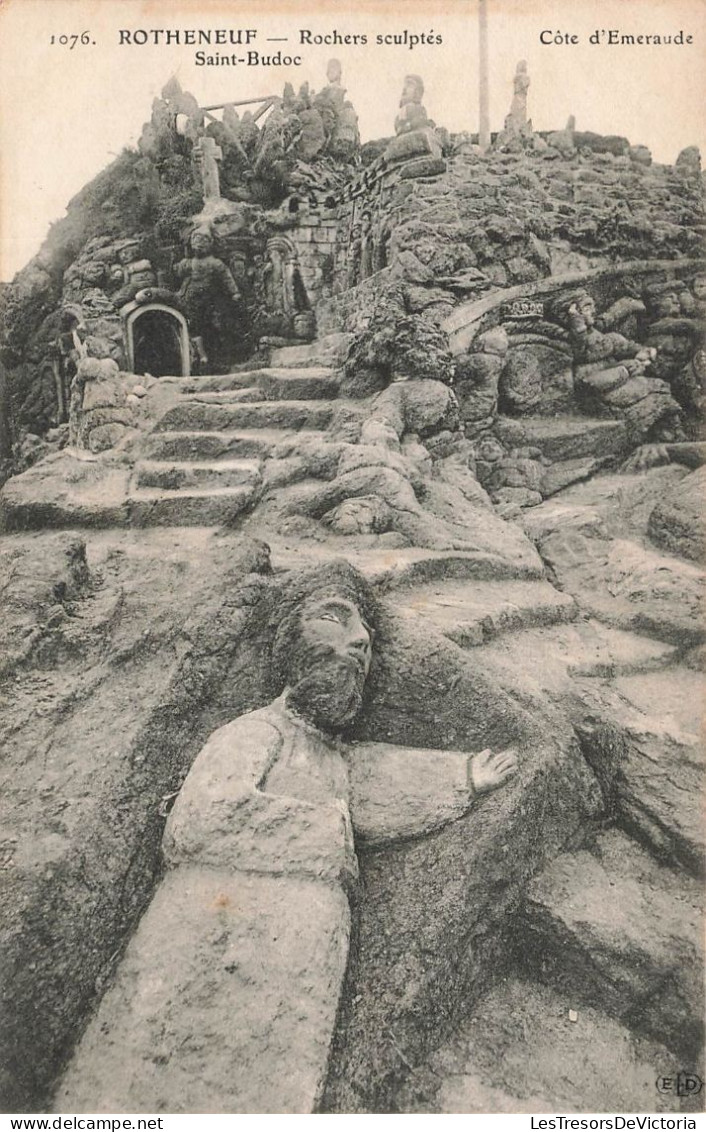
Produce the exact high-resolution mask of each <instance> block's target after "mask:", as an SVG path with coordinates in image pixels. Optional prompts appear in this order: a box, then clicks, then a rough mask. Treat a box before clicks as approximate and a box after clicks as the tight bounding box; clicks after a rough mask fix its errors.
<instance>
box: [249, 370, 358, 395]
mask: <svg viewBox="0 0 706 1132" xmlns="http://www.w3.org/2000/svg"><path fill="white" fill-rule="evenodd" d="M256 377H257V386H258V388H259V389H260V390H261V391H262V396H263V397H264V398H265V400H267V401H289V400H292V401H316V400H321V399H328V398H330V397H337V396H338V380H337V378H336V376H335V374H334V373H333V371H332V370H331V369H330V368H329V367H328V366H318V367H315V368H301V369H295V370H290V369H263V370H260V371H259V372H258V374H257V375H256Z"/></svg>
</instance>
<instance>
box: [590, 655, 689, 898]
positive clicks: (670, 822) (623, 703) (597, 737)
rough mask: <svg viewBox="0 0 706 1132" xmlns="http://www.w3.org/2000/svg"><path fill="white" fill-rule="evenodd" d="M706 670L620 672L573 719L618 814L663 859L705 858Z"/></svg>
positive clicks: (682, 863) (683, 862)
mask: <svg viewBox="0 0 706 1132" xmlns="http://www.w3.org/2000/svg"><path fill="white" fill-rule="evenodd" d="M702 715H703V674H702V673H701V672H697V671H693V670H692V669H690V668H686V667H685V666H684V665H676V664H675V665H673V666H671V667H669V668H666V669H665V670H664V671H662V672H643V673H632V674H625V675H620V676H618V677H616V679H615V681H614V685H613V695H612V696H611V697H608V696H607V695H606V694H605V693H604V694H603V695H602V697H601V702H600V705H599V708H598V711H595V710H594V711H590V712H589V713H588V714H587V717H585V718H584V719H582V720H579V721H577V722H576V723H575V729H576V731H577V734H578V736H579V740H580V742H581V747H582V750H583V753H584V755H585V757H586V759H587V760H588V762H589V763H590V764H591V766H592V767H593V769H594V771H595V773H596V775H597V777H598V779H599V781H600V782H601V785H602V787H603V790H604V793H605V796H606V799H607V801H608V804H609V806H610V808H611V810H612V812H613V814H614V816H615V817H616V819H617V820H618V821H619V822H620V823H621V825H623V826H624V828H626V829H627V830H629V831H630V832H632V833H634V835H635V836H636V837H639V839H640V840H641V841H642V842H643V843H644V844H646V845H648V846H649V847H650V849H651V850H652V852H653V853H654V854H655V856H657V857H659V859H660V860H664V861H668V862H670V863H672V864H674V865H676V866H678V867H680V868H681V869H682V870H688V871H689V872H691V873H693V874H694V875H696V876H703V873H704V868H705V865H706V827H704V821H703V812H702V795H703V783H704V778H705V776H706V749H705V748H704V744H703V738H702Z"/></svg>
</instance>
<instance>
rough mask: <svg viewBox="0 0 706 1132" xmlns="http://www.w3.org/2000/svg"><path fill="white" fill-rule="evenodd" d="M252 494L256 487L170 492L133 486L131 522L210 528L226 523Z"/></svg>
mask: <svg viewBox="0 0 706 1132" xmlns="http://www.w3.org/2000/svg"><path fill="white" fill-rule="evenodd" d="M254 497H255V488H254V487H253V486H251V485H249V486H242V487H224V488H210V489H209V488H204V489H202V490H200V491H197V490H189V491H169V490H166V489H163V488H162V489H160V488H135V489H134V490H133V491H132V492H131V493H130V495H129V496H128V509H129V515H130V525H131V526H134V527H211V526H219V525H221V524H222V523H226V522H229V521H230V520H232V519H233V518H234V517H235V516H236V515H238V514H240V512H241V511H244V510H245V508H246V507H248V506H249V504H250V503H251V502H252V501H253V499H254Z"/></svg>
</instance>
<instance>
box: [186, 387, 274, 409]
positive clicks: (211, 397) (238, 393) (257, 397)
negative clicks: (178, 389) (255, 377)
mask: <svg viewBox="0 0 706 1132" xmlns="http://www.w3.org/2000/svg"><path fill="white" fill-rule="evenodd" d="M183 400H184V401H196V402H197V403H198V404H201V405H235V404H238V405H239V404H252V403H253V402H256V401H262V391H261V390H260V389H258V387H257V386H256V385H248V386H246V387H245V388H244V389H213V390H206V392H204V393H202V392H200V391H199V392H196V393H186V394H184V397H183Z"/></svg>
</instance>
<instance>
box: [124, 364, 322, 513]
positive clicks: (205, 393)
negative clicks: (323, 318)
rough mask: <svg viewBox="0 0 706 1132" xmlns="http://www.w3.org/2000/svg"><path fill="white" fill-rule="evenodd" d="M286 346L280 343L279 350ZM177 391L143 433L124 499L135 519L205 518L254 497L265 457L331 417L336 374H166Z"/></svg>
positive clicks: (304, 370)
mask: <svg viewBox="0 0 706 1132" xmlns="http://www.w3.org/2000/svg"><path fill="white" fill-rule="evenodd" d="M282 352H283V351H282ZM162 381H163V382H164V383H165V384H166V385H167V386H169V387H171V389H172V390H174V391H175V393H176V401H175V403H174V404H173V405H172V406H171V407H170V408H169V409H167V411H166V412H165V414H164V416H163V417H162V418H161V420H160V421H159V422H158V424H157V425H156V427H155V429H154V431H153V432H152V433H150V434H149V436H147V437H146V438H145V441H144V444H143V450H142V458H141V459H140V460H138V462H137V463H136V465H135V468H134V472H133V475H132V479H131V483H130V488H129V496H128V505H129V508H130V516H131V521H132V523H133V524H134V525H136V526H152V525H155V526H159V525H170V526H171V525H184V526H209V525H213V524H219V523H222V522H224V521H226V520H232V519H233V517H234V516H235V515H237V514H239V513H240V512H242V511H244V510H246V509H247V508H248V507H249V506H250V505H251V504H253V503H254V502H255V500H256V498H257V494H258V489H259V488H260V485H261V483H262V467H263V461H264V460H265V459H267V458H268V457H270V456H272V455H274V454H275V453H276V451H277V449H278V448H279V447H280V446H281V445H282V444H284V443H285V442H286V441H287V440H288V439H291V437H292V436H294V435H297V436H300V437H301V436H311V437H313V436H316V435H318V434H320V433H321V432H322V431H323V430H324V429H325V428H326V426H327V425H328V423H329V421H330V420H331V416H332V413H333V410H334V407H335V398H336V397H337V394H338V382H337V379H336V375H335V372H334V371H333V370H332V369H331V368H330V367H328V366H308V367H299V368H294V369H289V368H284V367H275V368H262V369H251V370H241V371H239V372H237V373H230V374H217V375H205V376H201V377H187V378H164V379H162Z"/></svg>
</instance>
